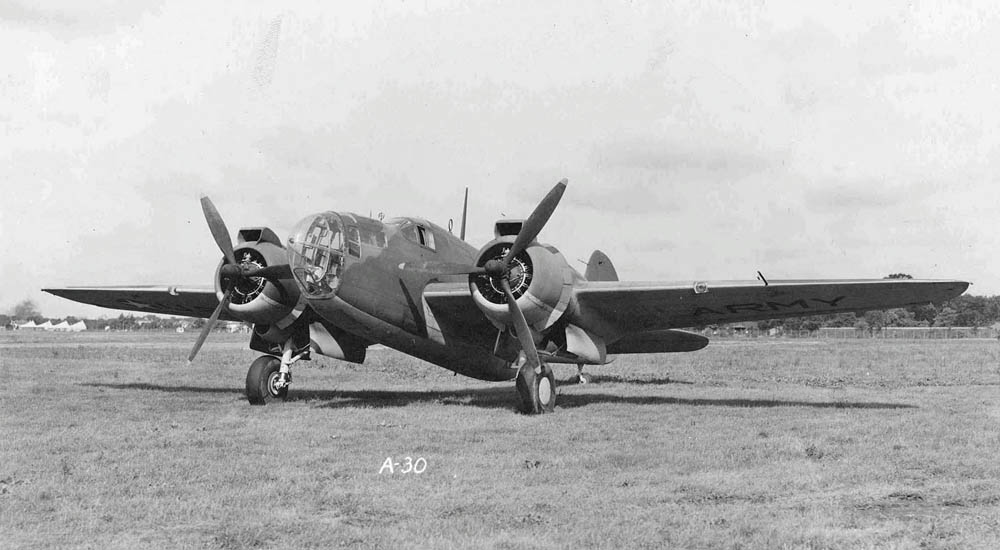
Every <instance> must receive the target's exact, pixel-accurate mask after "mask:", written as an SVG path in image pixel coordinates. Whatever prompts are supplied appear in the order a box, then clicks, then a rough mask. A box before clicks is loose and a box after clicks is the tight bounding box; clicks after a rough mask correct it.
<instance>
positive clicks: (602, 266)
mask: <svg viewBox="0 0 1000 550" xmlns="http://www.w3.org/2000/svg"><path fill="white" fill-rule="evenodd" d="M583 276H584V277H586V278H587V280H588V281H617V280H618V272H617V271H615V266H614V264H612V263H611V259H610V258H608V255H607V254H605V253H603V252H601V251H600V250H595V251H594V253H593V254H591V255H590V261H589V262H587V272H586V273H584V274H583Z"/></svg>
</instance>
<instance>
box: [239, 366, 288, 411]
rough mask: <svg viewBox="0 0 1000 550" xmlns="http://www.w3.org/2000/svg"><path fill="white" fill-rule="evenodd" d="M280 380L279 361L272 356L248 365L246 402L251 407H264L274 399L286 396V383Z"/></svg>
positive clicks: (286, 381)
mask: <svg viewBox="0 0 1000 550" xmlns="http://www.w3.org/2000/svg"><path fill="white" fill-rule="evenodd" d="M286 377H287V380H284V381H283V380H282V378H283V377H282V375H281V359H278V358H277V357H275V356H273V355H263V356H261V357H258V358H257V360H256V361H254V362H253V363H251V364H250V370H248V371H247V400H249V401H250V404H251V405H266V404H268V403H270V402H271V401H274V400H275V399H284V398H285V397H286V396H288V382H290V381H291V376H290V375H288V374H287V373H286Z"/></svg>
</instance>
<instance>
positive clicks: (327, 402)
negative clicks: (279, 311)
mask: <svg viewBox="0 0 1000 550" xmlns="http://www.w3.org/2000/svg"><path fill="white" fill-rule="evenodd" d="M671 383H674V382H671ZM81 385H82V386H89V387H96V388H110V389H117V390H146V391H159V392H167V393H217V394H227V393H228V394H239V395H242V394H243V389H242V388H203V387H193V386H162V385H157V384H143V383H131V384H99V383H85V384H81ZM287 400H288V401H292V402H294V401H319V402H321V403H317V404H316V406H317V407H322V408H329V409H344V408H353V407H367V408H393V407H405V406H408V405H413V404H419V403H434V404H439V405H456V406H468V407H479V408H485V409H511V410H516V409H517V394H516V393H515V392H514V388H512V387H511V386H509V385H506V384H504V385H502V386H497V387H493V388H477V389H470V390H458V391H412V390H399V391H396V390H346V391H338V390H295V389H292V390H291V391H290V392H289V393H288V399H287ZM601 403H628V404H632V405H687V406H694V407H736V408H775V407H809V408H814V409H874V410H878V409H916V408H918V407H917V406H916V405H910V404H906V403H881V402H865V401H861V402H855V401H800V400H786V399H740V398H731V399H711V398H681V397H664V396H622V395H613V394H607V393H567V392H560V394H559V398H558V401H557V405H556V406H557V407H560V408H566V409H575V408H578V407H586V406H588V405H596V404H601Z"/></svg>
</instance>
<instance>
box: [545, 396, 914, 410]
mask: <svg viewBox="0 0 1000 550" xmlns="http://www.w3.org/2000/svg"><path fill="white" fill-rule="evenodd" d="M596 403H630V404H633V405H691V406H695V407H736V408H773V407H809V408H814V409H916V408H917V406H916V405H909V404H906V403H879V402H851V401H798V400H785V399H739V398H736V399H700V398H698V399H690V398H681V397H660V396H632V397H623V396H620V395H607V394H599V393H589V394H588V393H581V394H566V393H563V394H560V395H559V400H558V401H557V406H559V407H565V408H567V409H572V408H576V407H585V406H587V405H593V404H596Z"/></svg>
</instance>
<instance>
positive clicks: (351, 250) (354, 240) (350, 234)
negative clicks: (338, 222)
mask: <svg viewBox="0 0 1000 550" xmlns="http://www.w3.org/2000/svg"><path fill="white" fill-rule="evenodd" d="M347 253H348V254H350V255H351V256H354V257H356V258H360V257H361V235H360V234H359V233H358V228H357V227H353V226H350V227H348V228H347Z"/></svg>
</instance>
